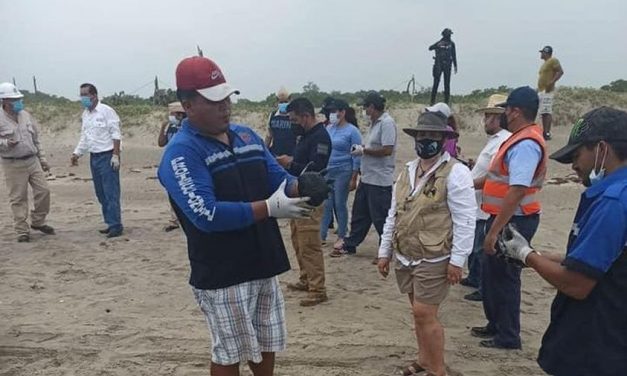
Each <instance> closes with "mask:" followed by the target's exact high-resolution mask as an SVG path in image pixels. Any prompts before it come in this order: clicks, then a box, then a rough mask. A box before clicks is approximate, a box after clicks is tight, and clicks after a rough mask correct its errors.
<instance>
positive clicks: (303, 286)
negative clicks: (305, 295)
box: [287, 281, 309, 292]
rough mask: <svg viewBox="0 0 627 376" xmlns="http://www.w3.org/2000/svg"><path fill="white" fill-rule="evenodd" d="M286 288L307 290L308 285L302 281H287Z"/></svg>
mask: <svg viewBox="0 0 627 376" xmlns="http://www.w3.org/2000/svg"><path fill="white" fill-rule="evenodd" d="M287 288H288V290H292V291H305V292H307V291H309V287H308V286H307V284H305V283H303V282H302V281H298V282H296V283H288V284H287Z"/></svg>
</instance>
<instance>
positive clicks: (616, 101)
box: [23, 80, 627, 132]
mask: <svg viewBox="0 0 627 376" xmlns="http://www.w3.org/2000/svg"><path fill="white" fill-rule="evenodd" d="M509 91H511V88H508V87H505V86H502V87H498V88H489V89H482V90H474V91H472V92H471V93H469V94H464V95H453V96H452V98H451V101H452V103H453V106H454V109H455V111H456V113H457V114H458V116H459V117H460V118H461V119H460V121H459V122H458V123H459V124H460V126H461V127H462V128H465V127H466V122H467V118H468V120H471V118H472V117H474V116H476V115H475V114H474V113H473V111H474V109H475V108H478V107H480V106H481V104H483V103H484V102H485V101H486V99H487V98H488V96H490V95H491V94H494V93H508V92H509ZM23 92H24V95H25V104H26V108H27V109H28V110H29V111H30V112H31V113H33V115H34V116H35V118H36V119H37V120H38V121H39V123H40V124H42V125H43V126H44V128H45V129H47V130H50V131H55V132H56V131H60V130H63V129H66V128H68V126H70V125H71V127H72V128H75V127H80V114H81V112H82V108H81V106H80V103H79V102H78V100H76V101H71V100H69V99H67V98H64V97H59V96H56V95H50V94H46V93H41V92H38V93H30V92H27V91H23ZM366 93H367V91H365V90H362V91H358V92H353V93H348V92H339V91H332V92H324V91H321V90H320V88H319V87H318V85H316V84H315V83H314V82H308V83H307V84H306V85H304V86H303V88H302V91H301V92H296V93H292V98H295V97H299V96H304V97H306V98H309V99H310V100H311V101H312V102H313V103H314V105H315V106H316V107H320V106H321V104H322V101H323V100H324V99H325V98H326V97H327V96H332V97H334V98H341V99H344V100H346V101H347V102H348V103H350V104H352V105H354V106H356V105H357V103H359V101H360V100H361V98H363V97H364V96H365V95H366ZM380 93H381V94H382V95H383V96H384V97H386V98H387V100H388V106H389V107H390V108H392V109H394V108H397V109H401V108H412V107H414V106H415V105H416V104H422V105H426V104H427V103H428V101H429V96H430V93H429V92H428V90H422V91H419V92H418V93H416V94H415V95H414V96H410V95H409V94H408V93H407V92H401V91H395V90H381V91H380ZM175 100H176V92H175V91H173V90H170V89H166V90H160V91H159V93H157V95H156V96H153V97H150V98H142V97H139V96H137V95H129V94H126V93H124V92H119V93H115V94H113V95H110V96H107V97H104V98H103V99H102V101H103V102H104V103H107V104H109V105H111V106H112V107H114V108H115V110H116V111H117V112H118V114H119V115H120V118H121V119H122V123H123V124H124V128H125V129H126V131H127V132H129V128H132V127H136V126H142V125H146V126H152V125H154V124H159V123H160V122H161V121H163V119H165V117H166V112H167V107H166V105H167V103H169V102H173V101H175ZM555 100H556V105H555V109H554V111H555V112H554V119H555V123H556V124H557V125H570V124H572V123H573V122H574V121H575V120H576V119H577V118H578V117H579V116H580V115H581V114H583V113H585V112H586V111H588V110H589V109H591V108H594V107H598V106H603V105H606V106H613V107H618V108H622V109H627V81H626V80H616V81H613V82H611V83H610V84H609V85H605V86H603V87H602V88H601V90H599V89H593V88H575V87H560V88H559V90H558V92H557V94H556V98H555ZM275 105H276V98H275V95H274V93H272V94H269V95H268V96H267V97H266V98H265V99H263V100H260V101H252V100H249V99H239V100H238V101H237V103H235V104H234V105H233V115H234V116H235V117H239V118H243V117H245V116H246V115H247V114H258V117H259V121H261V122H263V121H265V120H263V119H265V118H266V115H267V114H268V113H269V112H270V111H271V110H272V109H273V108H274V106H275ZM475 122H476V121H474V120H472V121H470V123H469V124H468V126H471V124H474V123H475Z"/></svg>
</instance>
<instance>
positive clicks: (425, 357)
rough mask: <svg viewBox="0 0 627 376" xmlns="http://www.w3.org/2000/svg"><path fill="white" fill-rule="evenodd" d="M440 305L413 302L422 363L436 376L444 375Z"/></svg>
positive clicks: (442, 329)
mask: <svg viewBox="0 0 627 376" xmlns="http://www.w3.org/2000/svg"><path fill="white" fill-rule="evenodd" d="M438 307H439V306H437V305H431V304H424V303H420V302H417V301H414V302H413V303H412V311H413V313H414V322H415V325H416V336H417V337H418V348H419V349H420V353H419V354H420V355H419V356H420V358H419V359H420V360H419V362H420V365H421V366H423V367H424V368H426V369H427V370H428V371H429V372H431V373H432V374H433V375H435V376H444V375H446V368H445V366H444V328H442V324H440V321H438Z"/></svg>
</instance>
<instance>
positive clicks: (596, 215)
mask: <svg viewBox="0 0 627 376" xmlns="http://www.w3.org/2000/svg"><path fill="white" fill-rule="evenodd" d="M562 265H563V266H565V267H566V268H567V269H568V270H571V271H575V272H578V273H581V274H584V275H586V276H587V277H589V278H592V279H594V280H596V281H597V283H596V285H595V286H594V288H593V289H592V291H591V292H590V294H589V295H588V296H587V297H586V298H585V299H582V300H577V299H574V298H571V297H569V296H567V295H566V294H563V293H561V292H559V291H558V293H557V296H556V297H555V299H554V301H553V304H552V306H551V323H550V324H549V327H548V328H547V331H546V333H545V334H544V337H543V338H542V347H541V349H540V354H539V357H538V363H539V364H540V366H541V367H542V369H544V370H545V371H546V372H548V373H549V374H551V375H599V376H610V375H612V376H613V375H622V374H624V373H625V369H626V368H627V167H622V168H620V169H618V170H616V171H614V172H613V173H611V174H609V175H608V176H607V177H605V178H604V179H603V180H601V181H600V182H598V183H596V184H595V185H593V186H591V187H590V188H588V189H587V190H586V191H585V192H584V193H583V194H582V195H581V200H580V202H579V207H578V208H577V213H576V214H575V220H574V223H573V227H572V230H571V233H570V235H569V240H568V246H567V251H566V258H565V259H564V261H563V262H562Z"/></svg>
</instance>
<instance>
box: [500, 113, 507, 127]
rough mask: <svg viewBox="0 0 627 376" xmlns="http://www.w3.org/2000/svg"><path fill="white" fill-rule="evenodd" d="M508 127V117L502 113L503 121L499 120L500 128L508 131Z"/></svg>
mask: <svg viewBox="0 0 627 376" xmlns="http://www.w3.org/2000/svg"><path fill="white" fill-rule="evenodd" d="M507 126H508V122H507V115H505V113H502V114H501V119H500V120H499V127H501V128H503V129H505V130H507Z"/></svg>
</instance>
